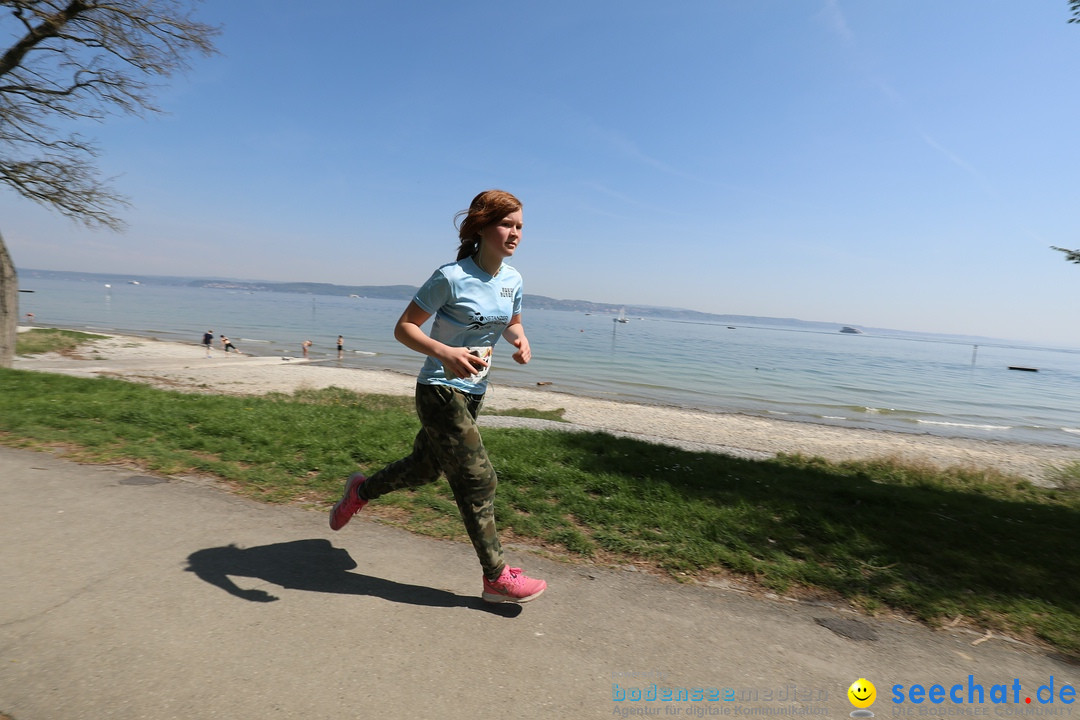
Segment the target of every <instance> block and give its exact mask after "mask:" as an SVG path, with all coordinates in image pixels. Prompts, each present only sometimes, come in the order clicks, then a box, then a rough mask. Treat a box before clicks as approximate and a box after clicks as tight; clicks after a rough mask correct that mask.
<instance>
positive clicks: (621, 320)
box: [612, 308, 630, 323]
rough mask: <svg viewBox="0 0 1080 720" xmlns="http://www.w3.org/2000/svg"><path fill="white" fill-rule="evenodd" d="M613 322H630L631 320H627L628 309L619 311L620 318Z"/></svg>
mask: <svg viewBox="0 0 1080 720" xmlns="http://www.w3.org/2000/svg"><path fill="white" fill-rule="evenodd" d="M612 320H614V321H615V322H617V323H626V322H630V321H629V320H627V319H626V308H623V309H622V310H620V311H619V316H618V317H615V318H612Z"/></svg>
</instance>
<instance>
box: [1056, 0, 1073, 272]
mask: <svg viewBox="0 0 1080 720" xmlns="http://www.w3.org/2000/svg"><path fill="white" fill-rule="evenodd" d="M1078 2H1080V0H1078ZM1050 249H1051V250H1057V251H1058V252H1063V253H1065V259H1066V260H1068V261H1069V262H1073V263H1077V264H1080V250H1069V249H1068V248H1059V247H1056V246H1054V245H1051V246H1050Z"/></svg>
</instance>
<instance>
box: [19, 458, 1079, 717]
mask: <svg viewBox="0 0 1080 720" xmlns="http://www.w3.org/2000/svg"><path fill="white" fill-rule="evenodd" d="M0 493H2V496H0V497H2V502H0V598H2V602H0V717H3V716H4V715H5V714H6V715H7V716H9V717H11V718H14V720H59V719H64V720H74V719H78V718H88V719H90V718H92V719H94V720H102V719H104V718H116V719H118V720H128V719H132V720H134V719H140V720H146V719H152V720H157V719H166V718H177V719H180V718H183V719H184V720H191V719H193V718H225V719H227V720H245V719H247V718H251V719H255V718H259V719H260V720H263V719H266V718H305V719H308V720H319V719H322V718H326V719H331V718H333V719H335V720H340V719H343V718H450V719H455V718H476V717H518V718H588V717H631V716H660V717H708V716H714V715H715V716H719V715H728V716H740V715H742V716H758V717H760V716H776V715H781V716H817V717H847V716H849V715H850V713H851V712H853V711H855V710H856V708H855V706H854V705H853V704H852V703H851V702H850V701H849V698H848V695H847V690H848V687H849V686H850V685H851V684H852V683H853V682H854V681H856V680H857V679H860V678H866V679H868V680H870V681H871V682H872V683H873V684H874V685H875V686H876V689H877V698H876V701H875V702H874V704H872V705H871V706H870V707H869V708H868V709H869V711H871V712H874V713H875V714H876V716H877V717H886V716H890V717H896V716H919V717H956V716H958V715H988V716H998V717H1021V716H1025V715H1030V716H1033V717H1034V716H1039V717H1043V716H1046V715H1047V714H1050V713H1051V712H1052V713H1053V714H1054V715H1055V716H1058V717H1062V716H1064V717H1068V716H1070V715H1072V714H1073V713H1077V711H1076V710H1075V709H1074V708H1076V705H1075V704H1068V703H1067V702H1066V701H1067V700H1068V699H1069V694H1068V691H1069V689H1070V688H1076V687H1077V686H1078V685H1080V673H1078V668H1077V667H1076V666H1074V665H1070V664H1067V663H1065V662H1063V661H1062V660H1060V659H1056V658H1054V657H1053V656H1052V655H1050V654H1048V653H1045V652H1043V651H1040V650H1038V649H1036V648H1032V647H1030V646H1026V645H1023V644H1020V643H1017V642H1015V641H1009V640H1006V639H1002V638H998V637H985V636H980V635H979V634H978V633H973V632H971V631H970V630H964V629H959V628H953V629H938V630H934V629H929V628H926V627H924V626H921V625H918V624H915V623H911V622H907V621H904V620H901V619H894V618H889V619H884V618H867V617H863V616H860V615H858V614H855V613H852V612H850V611H848V610H847V609H845V608H842V607H836V606H830V605H827V604H813V603H805V602H794V601H790V600H785V599H782V598H767V597H765V598H763V597H757V596H753V595H751V594H748V593H746V592H744V591H741V590H739V589H737V588H735V587H724V586H705V585H697V584H680V583H676V582H674V581H672V580H669V579H665V578H658V577H654V576H652V575H649V574H647V573H642V572H632V571H630V570H629V569H627V568H608V567H597V566H593V565H583V564H580V563H570V562H563V561H560V560H558V559H553V558H549V557H542V556H538V555H536V554H533V553H531V552H529V551H528V550H527V549H526V548H515V547H512V548H510V549H509V551H508V555H509V559H510V561H511V563H512V564H514V565H520V566H522V567H524V568H525V570H526V572H527V573H529V574H530V575H534V576H537V577H543V578H545V579H546V580H547V581H548V590H547V592H546V593H545V594H544V595H543V596H542V597H540V598H539V599H537V600H536V601H534V602H531V603H529V604H527V605H521V606H519V605H488V604H485V603H484V602H483V601H481V600H480V599H479V594H480V589H481V578H480V572H479V566H478V564H477V561H476V558H475V555H474V554H473V551H472V549H471V547H470V546H469V545H467V544H462V543H457V542H448V541H440V540H434V539H430V538H424V537H418V536H414V535H412V534H410V533H407V532H405V531H402V530H399V529H396V528H393V527H390V526H387V525H385V524H382V523H379V522H376V521H374V520H373V519H372V518H370V517H365V516H364V515H363V513H361V514H360V515H358V516H357V517H356V518H354V520H353V521H352V523H350V524H349V525H348V526H347V527H346V528H344V529H343V530H342V531H341V532H338V533H334V532H332V531H330V529H329V527H328V526H327V515H326V512H325V511H323V510H319V509H312V508H304V507H297V506H281V505H267V504H261V503H258V502H254V501H251V500H247V499H244V498H241V497H237V496H235V495H232V494H230V493H228V492H227V491H225V490H224V489H222V488H220V487H218V486H216V485H215V484H214V483H212V482H209V481H206V480H202V479H199V478H163V477H156V476H150V475H146V474H145V473H143V472H141V471H138V470H133V469H132V468H128V467H121V466H93V465H82V464H76V463H73V462H70V461H67V460H64V459H62V458H60V457H57V456H55V455H53V454H49V453H42V452H32V451H28V450H20V449H12V448H0ZM882 522H883V523H887V518H883V519H882ZM913 685H920V686H922V687H923V688H924V690H925V691H927V692H929V691H931V689H932V688H933V686H934V685H941V686H942V688H943V692H944V693H946V694H945V696H944V699H943V700H942V699H941V698H942V696H941V695H940V694H937V695H934V696H929V695H928V696H926V697H925V698H924V699H923V702H922V703H919V704H916V703H913V702H912V699H911V697H910V694H911V690H912V686H913ZM1051 685H1052V688H1051ZM894 686H900V693H901V695H902V697H903V698H904V702H903V703H896V702H894V700H895V698H896V691H894V689H893V688H894ZM1040 688H1042V690H1041V691H1040ZM1014 691H1015V693H1014ZM1051 691H1052V693H1053V698H1054V702H1053V703H1045V702H1042V701H1043V700H1045V699H1046V698H1047V697H1049V693H1050V692H1051ZM949 693H951V695H950V694H949ZM654 694H655V695H656V698H657V699H656V700H653V699H652V698H653V696H654ZM980 694H981V695H982V701H981V702H979V696H980ZM1014 694H1015V699H1016V700H1019V702H1018V703H1017V702H1014ZM915 696H916V698H917V697H918V691H916V692H915ZM995 697H996V698H999V699H1001V698H1004V699H1005V700H1007V701H1008V702H1000V703H999V702H994V698H995ZM1028 697H1031V698H1032V700H1033V702H1032V703H1030V704H1028V703H1026V702H1024V700H1025V699H1026V698H1028ZM638 698H640V699H638ZM667 698H669V699H667ZM934 698H937V700H938V701H937V702H934ZM956 700H960V701H961V702H956ZM972 701H974V702H972ZM1077 714H1078V716H1080V713H1077Z"/></svg>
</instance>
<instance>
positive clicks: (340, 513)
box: [330, 473, 368, 530]
mask: <svg viewBox="0 0 1080 720" xmlns="http://www.w3.org/2000/svg"><path fill="white" fill-rule="evenodd" d="M365 480H367V478H366V477H364V476H363V475H361V474H360V473H354V474H353V475H351V476H350V477H349V479H348V480H346V481H345V494H344V495H342V496H341V499H340V500H338V501H337V504H336V505H334V509H333V510H331V511H330V529H331V530H340V529H341V528H343V527H345V526H346V525H348V524H349V521H350V520H352V516H353V515H355V514H356V513H358V512H360V511H361V510H363V509H364V506H365V505H367V503H368V501H367V500H361V499H360V496H359V495H357V494H356V493H357V491H358V490H359V489H360V486H361V485H363V484H364V481H365Z"/></svg>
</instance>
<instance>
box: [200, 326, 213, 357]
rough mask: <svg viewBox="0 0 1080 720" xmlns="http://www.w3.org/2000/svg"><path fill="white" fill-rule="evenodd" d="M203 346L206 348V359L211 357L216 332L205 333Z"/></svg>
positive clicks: (208, 331)
mask: <svg viewBox="0 0 1080 720" xmlns="http://www.w3.org/2000/svg"><path fill="white" fill-rule="evenodd" d="M202 344H203V345H205V346H206V357H210V348H212V347H213V346H214V331H213V330H207V331H206V332H204V333H203V336H202Z"/></svg>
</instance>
